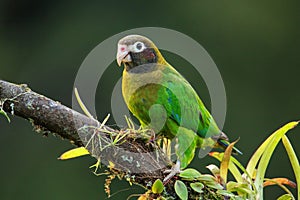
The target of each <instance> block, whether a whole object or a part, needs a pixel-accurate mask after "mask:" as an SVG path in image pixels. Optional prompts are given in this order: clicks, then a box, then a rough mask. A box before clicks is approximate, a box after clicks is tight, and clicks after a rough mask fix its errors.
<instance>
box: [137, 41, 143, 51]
mask: <svg viewBox="0 0 300 200" xmlns="http://www.w3.org/2000/svg"><path fill="white" fill-rule="evenodd" d="M142 47H143V45H142V43H140V42H139V43H137V44H136V49H137V50H141V49H142Z"/></svg>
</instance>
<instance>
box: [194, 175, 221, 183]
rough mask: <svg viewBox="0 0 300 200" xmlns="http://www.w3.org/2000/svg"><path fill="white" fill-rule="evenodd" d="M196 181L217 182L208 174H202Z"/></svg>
mask: <svg viewBox="0 0 300 200" xmlns="http://www.w3.org/2000/svg"><path fill="white" fill-rule="evenodd" d="M197 180H199V181H204V182H217V181H216V178H215V177H214V176H212V175H209V174H203V175H201V176H200V177H198V178H197Z"/></svg>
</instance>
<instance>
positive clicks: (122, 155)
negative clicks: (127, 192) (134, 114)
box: [0, 80, 170, 187]
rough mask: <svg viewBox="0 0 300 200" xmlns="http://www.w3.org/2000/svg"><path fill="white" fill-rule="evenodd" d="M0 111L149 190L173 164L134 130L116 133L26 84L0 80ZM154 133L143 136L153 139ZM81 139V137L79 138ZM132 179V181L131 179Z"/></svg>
mask: <svg viewBox="0 0 300 200" xmlns="http://www.w3.org/2000/svg"><path fill="white" fill-rule="evenodd" d="M0 108H2V109H3V110H4V111H5V112H7V113H10V114H12V115H16V116H19V117H22V118H24V119H27V120H29V121H30V122H31V123H32V124H33V126H34V127H35V130H36V131H37V132H42V133H43V134H48V133H55V134H56V135H59V136H61V137H62V138H64V139H67V140H69V141H70V142H71V143H73V144H74V145H76V146H85V147H86V148H87V149H88V150H89V152H90V153H91V155H92V156H94V157H96V158H97V159H100V160H101V163H105V164H107V165H108V166H109V169H110V172H111V174H113V175H117V176H119V177H120V176H122V177H124V176H126V179H127V180H130V181H131V182H133V183H136V184H140V185H143V186H145V187H147V185H149V182H152V183H153V182H154V181H155V180H156V179H161V180H162V179H163V178H164V174H163V171H164V170H165V169H166V168H167V166H168V165H170V161H169V160H168V159H167V158H166V156H165V155H164V154H163V153H162V152H161V151H160V150H159V148H158V147H157V146H156V144H155V143H154V142H151V141H149V140H147V139H145V138H147V137H141V136H140V135H137V133H136V131H135V130H132V129H127V130H114V129H112V128H110V127H108V126H106V125H101V123H100V122H99V121H96V120H94V119H91V118H88V117H87V116H85V115H83V114H81V113H79V112H77V111H75V110H72V109H70V108H68V107H66V106H64V105H62V104H61V103H60V102H57V101H54V100H52V99H50V98H47V97H45V96H43V95H40V94H38V93H36V92H33V91H32V90H31V89H30V88H29V87H28V86H27V85H25V84H21V85H17V84H13V83H9V82H6V81H3V80H0ZM151 134H152V133H151V131H150V130H149V132H148V133H145V134H144V135H146V136H148V138H149V135H150V136H151ZM80 136H81V137H80ZM128 178H129V179H128Z"/></svg>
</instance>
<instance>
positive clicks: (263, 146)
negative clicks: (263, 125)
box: [246, 122, 299, 176]
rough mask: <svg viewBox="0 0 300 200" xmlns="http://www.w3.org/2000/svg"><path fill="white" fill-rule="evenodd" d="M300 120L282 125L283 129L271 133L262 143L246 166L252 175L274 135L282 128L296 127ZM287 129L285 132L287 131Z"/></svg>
mask: <svg viewBox="0 0 300 200" xmlns="http://www.w3.org/2000/svg"><path fill="white" fill-rule="evenodd" d="M298 123H299V122H290V123H289V124H287V125H285V126H284V127H282V128H281V129H279V130H277V131H276V132H274V133H273V134H272V135H270V136H269V137H268V138H267V139H266V140H265V141H264V142H263V143H262V144H261V145H260V147H259V148H258V149H257V150H256V151H255V153H254V154H253V155H252V157H251V159H250V160H249V162H248V164H247V167H246V171H247V172H248V173H249V174H250V176H253V174H254V171H255V167H256V165H257V163H258V161H259V159H260V158H261V155H262V154H263V153H264V151H265V150H266V148H267V146H268V145H269V143H270V141H271V140H273V136H275V135H277V134H278V132H279V131H280V130H283V129H287V130H286V131H288V130H290V129H292V128H294V127H295V126H297V124H298ZM286 131H285V132H286Z"/></svg>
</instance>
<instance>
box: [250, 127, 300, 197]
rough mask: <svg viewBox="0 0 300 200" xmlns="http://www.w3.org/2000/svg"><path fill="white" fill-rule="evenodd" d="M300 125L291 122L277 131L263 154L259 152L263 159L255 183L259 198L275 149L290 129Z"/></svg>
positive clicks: (261, 194)
mask: <svg viewBox="0 0 300 200" xmlns="http://www.w3.org/2000/svg"><path fill="white" fill-rule="evenodd" d="M298 123H299V122H290V123H288V124H286V125H285V126H283V127H282V128H280V129H278V130H277V131H275V133H273V134H272V135H271V136H270V137H272V138H271V140H270V141H269V142H268V144H267V145H266V146H265V148H264V149H263V152H259V154H262V155H261V159H260V162H259V164H258V167H257V172H256V177H255V182H254V185H255V187H256V189H257V191H258V198H259V197H262V196H263V181H264V177H265V173H266V170H267V167H268V164H269V161H270V159H271V156H272V154H273V152H274V150H275V147H276V146H277V144H278V142H279V141H280V140H281V138H282V137H283V136H284V135H285V134H286V133H287V131H289V130H290V129H292V128H294V127H295V126H297V124H298ZM268 139H269V138H268ZM268 139H267V140H268ZM264 143H265V142H264ZM259 149H260V148H259ZM260 150H261V149H260ZM255 154H256V152H255ZM251 159H252V158H251ZM250 170H251V169H250ZM248 172H249V171H248ZM249 173H250V172H249ZM251 174H252V173H250V175H251Z"/></svg>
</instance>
